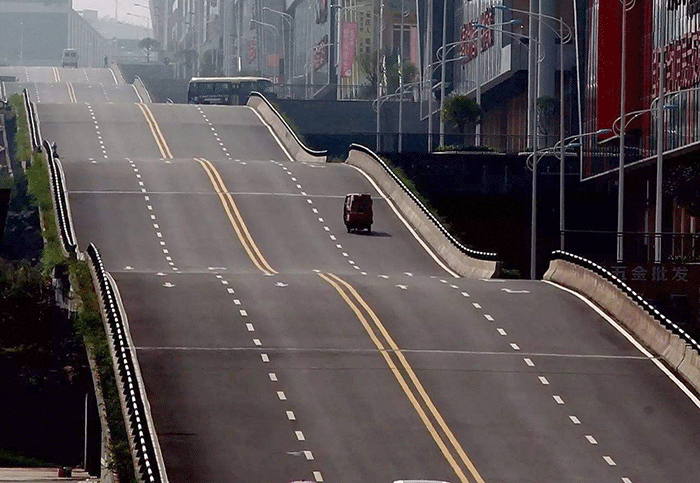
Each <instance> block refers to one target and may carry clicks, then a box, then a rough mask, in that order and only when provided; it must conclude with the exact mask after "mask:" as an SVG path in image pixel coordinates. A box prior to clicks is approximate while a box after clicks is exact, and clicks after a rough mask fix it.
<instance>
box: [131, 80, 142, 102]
mask: <svg viewBox="0 0 700 483" xmlns="http://www.w3.org/2000/svg"><path fill="white" fill-rule="evenodd" d="M131 87H133V88H134V92H135V93H136V97H138V98H139V102H140V103H141V104H145V103H144V102H143V97H141V94H139V91H138V89H136V86H135V85H134V84H131Z"/></svg>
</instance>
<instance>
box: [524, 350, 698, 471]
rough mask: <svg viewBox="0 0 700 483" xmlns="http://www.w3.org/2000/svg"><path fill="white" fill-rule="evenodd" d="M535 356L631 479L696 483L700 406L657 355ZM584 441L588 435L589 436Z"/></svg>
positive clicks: (585, 428)
mask: <svg viewBox="0 0 700 483" xmlns="http://www.w3.org/2000/svg"><path fill="white" fill-rule="evenodd" d="M639 356H640V357H637V358H624V359H622V358H603V357H601V358H594V357H589V358H573V357H572V358H561V357H533V361H535V363H536V364H537V369H538V372H539V373H541V374H544V375H545V376H546V377H547V379H548V380H549V382H550V387H551V388H552V391H555V392H556V393H557V394H559V395H560V396H561V397H562V399H563V400H564V402H565V403H566V406H565V407H566V411H568V412H565V414H564V415H565V416H568V414H569V412H571V414H574V413H575V414H576V415H577V417H578V419H579V420H580V421H581V425H580V426H577V428H578V431H577V432H578V434H579V435H580V437H581V438H583V437H584V436H583V435H592V436H593V437H594V438H595V440H596V441H597V447H598V448H599V450H598V452H599V454H601V455H609V456H611V457H612V458H613V461H614V462H615V464H616V465H617V468H619V471H620V472H621V474H622V475H623V476H626V477H628V478H630V479H631V481H633V482H635V481H654V482H660V483H661V482H669V483H671V482H688V483H690V482H694V481H697V475H698V473H699V472H700V462H699V461H698V458H697V455H698V454H699V453H700V440H699V439H698V427H700V410H698V407H697V406H696V405H695V404H693V402H692V401H691V400H690V399H689V398H688V396H686V395H685V394H684V393H683V392H682V391H681V390H680V389H679V388H678V387H677V386H676V385H675V384H674V383H673V382H672V381H671V380H670V379H669V378H668V377H667V376H666V375H665V374H664V373H663V372H662V371H661V370H660V369H659V368H658V367H657V366H656V365H655V364H654V363H653V362H652V361H650V360H648V359H646V358H644V357H641V354H639ZM584 441H585V440H584Z"/></svg>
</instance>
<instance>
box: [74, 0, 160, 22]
mask: <svg viewBox="0 0 700 483" xmlns="http://www.w3.org/2000/svg"><path fill="white" fill-rule="evenodd" d="M115 1H116V3H117V16H118V19H119V20H120V21H121V22H124V23H131V24H135V25H144V26H145V25H146V20H145V19H143V18H140V17H136V16H134V15H140V16H141V17H148V15H149V13H148V9H147V8H143V7H139V6H138V5H144V6H148V0H73V10H97V11H98V16H100V17H111V18H114V5H115ZM127 13H128V14H129V15H127Z"/></svg>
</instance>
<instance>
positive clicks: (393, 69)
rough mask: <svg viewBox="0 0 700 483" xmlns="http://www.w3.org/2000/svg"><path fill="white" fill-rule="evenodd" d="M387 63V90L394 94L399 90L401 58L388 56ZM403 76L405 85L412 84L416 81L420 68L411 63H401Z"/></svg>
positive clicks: (407, 61) (406, 61) (405, 61)
mask: <svg viewBox="0 0 700 483" xmlns="http://www.w3.org/2000/svg"><path fill="white" fill-rule="evenodd" d="M386 62H387V65H386V77H387V90H388V92H389V93H390V94H392V93H394V92H396V91H397V89H398V88H399V57H398V56H397V55H391V56H388V57H387V60H386ZM401 74H402V75H403V83H404V85H406V84H410V83H411V82H414V81H415V80H416V77H417V76H418V68H417V67H416V66H415V65H414V64H413V63H412V62H411V61H409V60H404V61H403V62H402V63H401Z"/></svg>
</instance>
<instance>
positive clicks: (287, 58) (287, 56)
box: [262, 7, 294, 77]
mask: <svg viewBox="0 0 700 483" xmlns="http://www.w3.org/2000/svg"><path fill="white" fill-rule="evenodd" d="M262 9H263V11H265V12H271V13H275V14H277V15H279V16H280V17H282V19H283V20H284V21H286V22H287V25H288V26H289V28H288V29H287V42H286V43H285V40H284V35H282V43H283V46H282V50H283V51H284V63H285V71H289V72H290V73H292V72H294V69H293V67H292V62H293V60H294V54H293V53H292V20H293V19H294V17H292V16H291V15H289V14H288V13H285V12H281V11H279V10H275V9H272V8H270V7H263V8H262ZM283 28H284V26H283ZM287 50H289V52H288V51H287ZM286 64H289V65H286ZM285 77H288V76H286V75H285Z"/></svg>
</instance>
